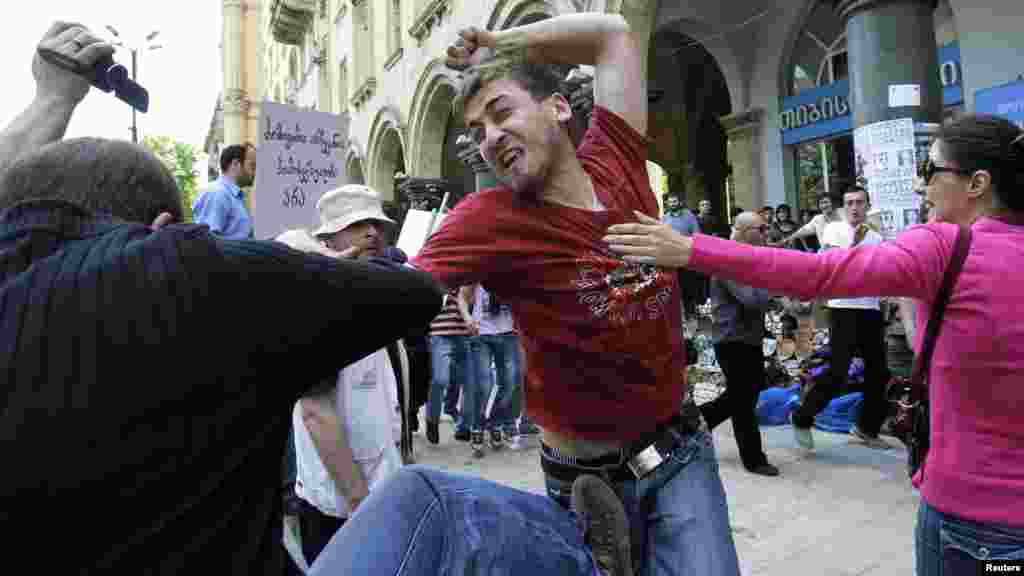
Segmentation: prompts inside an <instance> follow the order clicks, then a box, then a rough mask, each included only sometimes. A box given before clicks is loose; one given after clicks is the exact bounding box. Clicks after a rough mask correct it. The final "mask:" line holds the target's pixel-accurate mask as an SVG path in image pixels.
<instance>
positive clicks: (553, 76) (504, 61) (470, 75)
mask: <svg viewBox="0 0 1024 576" xmlns="http://www.w3.org/2000/svg"><path fill="white" fill-rule="evenodd" d="M503 78H507V79H509V80H512V81H513V82H515V83H516V84H518V85H519V86H521V87H522V88H523V90H526V91H527V92H528V93H529V94H530V96H531V97H533V99H534V100H536V101H537V102H540V101H541V100H544V99H545V98H547V97H548V96H551V95H552V94H561V95H562V96H565V95H566V93H567V90H566V85H565V81H564V80H563V78H564V74H563V73H562V69H561V68H560V67H558V66H552V65H548V64H537V63H534V62H530V61H528V60H527V59H526V57H525V55H524V54H512V55H502V56H492V57H491V58H490V59H488V60H485V61H484V62H481V63H480V64H477V65H476V66H474V67H472V68H470V69H469V70H467V71H466V72H465V74H464V75H463V81H462V86H461V88H460V90H459V93H458V94H457V95H456V97H455V100H454V101H453V102H452V107H453V110H454V112H455V115H456V116H457V117H459V118H462V117H464V115H465V113H466V104H467V103H468V102H469V101H470V100H472V99H473V97H474V96H476V95H477V94H479V93H480V91H481V90H483V88H484V86H486V85H488V84H490V83H491V82H494V81H495V80H500V79H503Z"/></svg>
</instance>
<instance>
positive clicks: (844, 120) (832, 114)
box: [779, 42, 964, 145]
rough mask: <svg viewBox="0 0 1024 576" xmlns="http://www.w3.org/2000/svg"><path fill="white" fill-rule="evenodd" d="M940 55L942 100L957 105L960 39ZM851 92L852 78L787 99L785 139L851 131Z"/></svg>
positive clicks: (960, 97) (783, 114) (781, 118)
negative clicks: (850, 80)
mask: <svg viewBox="0 0 1024 576" xmlns="http://www.w3.org/2000/svg"><path fill="white" fill-rule="evenodd" d="M938 58H939V78H940V80H941V83H942V103H943V105H944V106H946V107H950V106H957V105H959V104H961V103H963V101H964V96H963V87H962V85H961V84H962V79H963V74H962V70H961V67H960V45H959V43H957V42H952V43H950V44H947V45H945V46H942V47H941V48H939V50H938ZM849 95H850V82H849V80H840V81H839V82H836V83H834V84H829V85H827V86H820V87H818V88H814V89H812V90H804V91H803V92H801V93H800V94H797V95H796V96H791V97H789V98H786V99H784V100H783V101H782V112H781V113H780V114H779V130H781V131H782V143H783V144H786V145H789V144H799V143H800V142H806V141H808V140H817V139H820V138H827V137H829V136H835V135H837V134H843V133H846V132H849V131H850V130H851V129H852V121H851V114H850V112H851V107H850V101H849Z"/></svg>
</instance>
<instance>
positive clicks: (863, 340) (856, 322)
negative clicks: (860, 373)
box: [793, 308, 889, 436]
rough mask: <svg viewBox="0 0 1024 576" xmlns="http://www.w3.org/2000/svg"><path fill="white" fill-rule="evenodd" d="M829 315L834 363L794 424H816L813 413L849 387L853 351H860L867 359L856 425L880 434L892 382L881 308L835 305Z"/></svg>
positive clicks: (794, 417)
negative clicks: (886, 390) (869, 308)
mask: <svg viewBox="0 0 1024 576" xmlns="http://www.w3.org/2000/svg"><path fill="white" fill-rule="evenodd" d="M829 315H830V317H829V330H830V334H829V341H830V346H831V348H832V366H831V369H830V370H829V374H828V375H827V376H823V377H822V378H821V379H820V380H818V381H817V382H816V383H815V384H814V387H813V388H811V390H810V392H808V393H807V397H806V398H805V399H804V403H803V405H802V406H801V407H800V409H799V410H797V411H796V412H795V413H794V414H793V423H794V424H796V425H797V426H799V427H801V428H809V427H811V426H812V425H813V424H814V416H815V415H816V414H818V412H821V411H822V410H823V409H824V408H825V407H826V406H828V403H829V402H831V401H832V399H833V398H835V397H836V395H837V394H839V392H840V391H842V390H845V389H846V378H847V374H848V373H849V371H850V362H851V361H852V360H853V354H854V352H856V351H859V352H860V355H861V357H862V358H863V359H864V402H863V403H862V404H861V408H860V415H859V416H858V419H857V427H858V428H860V429H861V431H863V432H864V433H865V434H868V435H869V436H877V435H878V431H879V430H881V428H882V422H883V421H884V420H885V415H886V409H887V406H886V400H885V387H886V384H887V383H888V382H889V366H888V363H887V358H886V343H885V323H884V322H883V321H882V313H881V312H879V311H878V310H856V309H852V308H832V309H830V310H829Z"/></svg>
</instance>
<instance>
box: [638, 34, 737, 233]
mask: <svg viewBox="0 0 1024 576" xmlns="http://www.w3.org/2000/svg"><path fill="white" fill-rule="evenodd" d="M648 103H649V104H648V106H649V109H648V114H649V118H650V119H649V121H648V123H647V126H648V128H647V131H648V133H647V136H648V137H649V138H650V139H651V147H650V159H651V161H653V162H655V163H657V164H658V165H660V166H661V167H662V168H663V169H664V170H665V172H666V174H667V179H668V188H667V189H668V191H669V192H671V193H673V194H680V195H681V196H682V197H683V198H685V202H686V204H687V206H689V208H690V209H691V210H694V211H696V208H697V203H698V202H700V201H701V200H705V199H706V200H709V201H710V202H711V207H712V212H713V221H714V224H713V227H714V228H715V229H714V230H706V232H709V233H713V232H719V231H721V229H722V228H723V227H724V223H726V222H727V221H728V219H727V217H726V216H727V215H726V213H725V212H726V206H727V205H729V204H730V201H729V200H726V197H725V195H726V193H727V190H726V186H725V181H726V178H727V177H728V174H729V165H728V160H727V152H726V144H727V137H726V134H725V131H724V130H723V128H722V126H721V124H720V123H719V118H721V117H722V116H726V115H728V114H730V113H731V112H732V98H731V97H730V93H729V86H728V84H727V82H726V79H725V76H724V74H723V73H722V70H721V68H720V67H719V65H718V62H717V61H716V59H715V57H714V56H712V55H711V54H710V53H709V52H708V51H707V50H706V49H705V48H704V47H703V46H702V45H700V44H699V43H697V42H695V41H694V40H693V39H692V38H691V37H690V36H688V35H686V34H683V33H682V32H680V31H679V26H677V25H667V26H663V27H661V28H660V29H659V30H658V31H656V33H655V35H654V37H653V38H652V41H651V44H650V49H649V54H648Z"/></svg>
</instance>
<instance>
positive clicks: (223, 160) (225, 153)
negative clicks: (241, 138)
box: [220, 144, 250, 173]
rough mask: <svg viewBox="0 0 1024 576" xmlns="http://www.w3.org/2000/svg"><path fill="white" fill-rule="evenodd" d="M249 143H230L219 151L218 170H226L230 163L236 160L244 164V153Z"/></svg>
mask: <svg viewBox="0 0 1024 576" xmlns="http://www.w3.org/2000/svg"><path fill="white" fill-rule="evenodd" d="M249 146H250V145H249V144H232V145H231V146H228V147H226V148H224V149H223V150H221V152H220V171H221V173H223V172H227V171H228V168H230V167H231V163H232V162H234V161H235V160H238V163H239V164H245V155H246V153H247V152H248V148H249Z"/></svg>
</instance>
